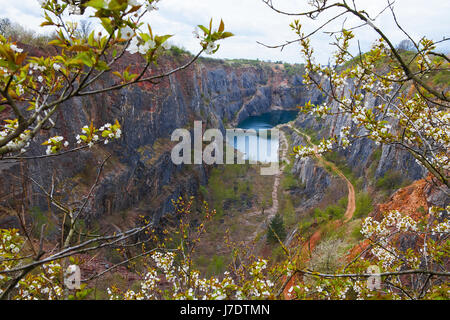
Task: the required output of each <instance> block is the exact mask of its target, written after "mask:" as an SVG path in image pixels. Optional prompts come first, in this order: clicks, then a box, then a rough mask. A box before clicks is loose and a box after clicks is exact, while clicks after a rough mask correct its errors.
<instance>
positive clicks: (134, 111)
mask: <svg viewBox="0 0 450 320" xmlns="http://www.w3.org/2000/svg"><path fill="white" fill-rule="evenodd" d="M43 54H44V53H43ZM183 59H184V61H183ZM187 59H188V58H187V57H185V58H183V57H177V58H175V57H168V58H162V61H161V62H160V64H159V65H160V66H163V67H161V70H168V69H169V68H171V67H176V66H178V65H180V64H183V63H184V62H186V61H187ZM142 63H143V61H142V59H141V58H140V57H138V56H137V55H127V56H125V58H123V59H122V60H121V64H122V67H123V68H125V67H126V66H130V71H132V72H136V71H137V70H139V67H140V66H142ZM161 70H159V71H161ZM152 72H153V71H152ZM154 72H155V73H156V72H158V71H157V70H156V71H154ZM112 77H113V76H111V75H108V76H104V77H103V78H101V79H100V81H98V82H97V83H96V84H95V86H93V87H92V88H90V89H100V88H104V87H107V86H110V85H112V84H114V83H115V82H116V79H113V78H112ZM311 95H312V94H311V93H310V92H308V91H306V88H305V87H304V86H303V85H302V83H301V80H300V78H299V75H294V76H289V75H288V74H287V73H286V72H285V71H284V70H282V69H275V68H272V67H270V66H268V65H267V64H255V65H250V64H240V65H237V64H230V63H228V62H226V61H221V60H209V59H201V60H198V61H197V62H196V63H194V64H193V65H191V66H190V67H189V68H187V69H185V70H183V71H181V72H178V73H176V74H174V75H172V76H170V77H168V78H164V79H162V80H161V82H160V83H158V84H150V83H141V84H139V85H135V86H132V87H127V88H124V89H121V90H116V91H112V92H109V93H107V94H98V95H94V96H85V97H82V98H81V97H76V98H74V99H72V100H70V101H69V102H67V103H66V104H65V105H64V106H62V108H61V109H60V111H59V113H58V115H57V121H58V125H57V127H56V128H54V129H52V130H51V131H50V132H48V133H45V134H42V135H41V136H38V137H36V139H35V141H34V142H33V144H32V146H31V148H30V151H29V152H28V153H27V155H28V156H33V155H42V154H43V153H44V152H45V150H44V148H43V146H41V143H42V142H43V141H44V140H46V139H48V137H50V136H54V135H57V134H58V135H63V136H64V137H67V139H68V141H69V142H70V145H71V146H72V147H73V146H75V145H76V140H75V136H76V135H77V134H79V133H80V129H81V127H83V126H84V125H89V124H90V122H91V121H92V122H93V123H94V125H95V126H97V127H100V126H101V125H103V124H105V123H108V122H111V123H112V122H114V121H115V119H117V120H118V121H119V122H120V123H121V124H122V131H123V136H122V138H121V139H119V140H117V141H113V142H110V143H109V144H107V145H99V146H94V147H93V148H92V149H85V150H83V151H80V152H77V153H69V154H67V155H63V156H59V157H58V158H46V159H40V160H28V161H24V162H22V163H19V162H14V161H8V162H1V163H0V177H1V180H2V181H1V183H0V196H4V197H2V198H0V201H5V200H3V198H4V199H6V198H8V197H7V195H10V194H11V193H14V195H15V196H14V199H15V200H12V199H11V198H9V201H10V202H17V201H19V199H20V201H25V202H26V204H27V205H28V207H30V208H38V209H39V210H41V211H47V210H48V199H46V197H45V195H44V194H43V193H42V191H41V190H40V187H39V186H38V184H39V185H41V186H43V187H45V188H46V189H50V187H51V184H52V181H53V183H54V186H55V194H54V195H55V196H58V197H62V199H61V200H64V201H68V202H71V203H74V204H75V203H80V202H82V201H84V197H85V196H86V195H87V194H88V192H89V189H90V186H91V185H92V184H93V183H94V181H95V177H96V176H97V168H98V166H99V164H100V163H101V162H102V160H103V159H104V158H105V157H106V156H107V154H111V155H112V156H111V158H110V160H109V161H108V163H107V164H106V166H105V168H104V170H103V172H102V174H101V176H100V179H99V182H98V184H97V187H96V189H95V192H94V193H93V196H92V197H91V198H90V199H89V201H88V205H87V207H86V209H85V210H84V212H83V216H84V219H85V221H86V222H88V223H89V222H93V221H96V220H97V221H98V220H101V219H103V218H104V217H107V216H110V215H114V214H118V213H120V212H121V213H124V212H127V211H129V210H132V211H133V212H138V213H139V214H142V215H144V216H147V217H151V218H152V219H154V220H155V221H159V220H160V219H161V217H163V216H164V215H165V214H166V213H168V212H171V211H172V209H173V207H172V203H171V200H172V199H176V198H177V197H179V196H180V195H195V194H196V193H197V190H198V187H199V185H201V184H205V183H207V179H208V169H209V168H208V166H204V165H174V164H173V163H172V161H171V158H170V151H171V148H172V146H173V145H175V144H176V143H177V142H172V141H170V137H171V134H172V132H173V131H174V130H175V129H177V128H187V129H190V130H191V131H192V128H193V122H194V120H202V121H203V124H204V127H205V128H219V129H221V130H224V129H225V127H226V126H232V125H234V124H236V123H238V122H239V121H241V120H243V119H245V118H246V117H248V116H250V115H259V114H261V113H264V112H267V111H270V110H271V109H280V108H294V107H295V106H297V105H299V104H302V103H304V102H305V101H307V100H309V99H311ZM7 116H8V115H7V114H4V113H3V114H1V115H0V119H2V118H6V117H7ZM18 172H21V173H22V174H23V176H18V175H17V173H18ZM27 177H30V178H32V179H33V180H34V181H35V182H36V183H34V182H32V180H31V179H28V178H27ZM24 186H25V188H24ZM52 209H53V210H54V209H55V208H52ZM2 221H3V222H5V220H2V217H1V216H0V224H1V223H2Z"/></svg>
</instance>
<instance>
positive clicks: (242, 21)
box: [0, 0, 450, 64]
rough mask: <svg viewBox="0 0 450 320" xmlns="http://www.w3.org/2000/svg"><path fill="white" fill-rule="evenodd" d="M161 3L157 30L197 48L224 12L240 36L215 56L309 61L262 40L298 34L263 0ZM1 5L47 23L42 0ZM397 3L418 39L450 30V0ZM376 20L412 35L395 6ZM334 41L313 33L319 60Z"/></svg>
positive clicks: (154, 19) (393, 33) (301, 0)
mask: <svg viewBox="0 0 450 320" xmlns="http://www.w3.org/2000/svg"><path fill="white" fill-rule="evenodd" d="M307 2H308V1H307V0H273V4H274V5H275V6H276V7H277V8H280V9H283V10H286V11H290V12H299V11H302V10H305V9H308V8H309V6H308V5H307ZM330 2H332V1H330ZM349 2H350V3H351V1H349ZM355 3H356V6H357V8H358V9H360V10H362V9H364V10H365V11H366V12H368V13H369V14H371V15H372V16H376V15H377V14H378V13H379V12H380V11H381V10H382V9H383V8H384V7H385V6H386V4H387V2H386V1H384V0H377V1H375V0H355ZM157 7H158V10H157V11H153V12H152V13H151V14H149V15H147V18H146V20H145V21H146V22H149V23H150V24H151V26H152V29H153V31H154V32H155V33H157V34H174V36H173V38H172V40H171V42H172V43H173V44H175V45H177V46H180V47H183V48H185V49H187V50H189V51H191V52H193V53H196V52H197V51H198V50H199V49H200V45H199V43H198V40H197V39H195V38H194V36H193V34H192V31H193V30H194V28H195V26H196V25H197V24H203V25H207V24H208V23H209V19H210V18H213V21H214V22H215V25H216V26H218V23H219V21H220V19H221V18H222V19H223V20H224V22H225V27H226V30H227V31H230V32H233V33H234V34H235V36H234V37H232V38H229V39H226V40H224V41H222V42H221V47H220V50H219V51H218V52H217V53H216V54H215V55H214V56H213V57H217V58H229V59H236V58H246V59H259V60H265V61H268V60H270V61H283V62H289V63H301V62H303V61H302V56H301V54H300V51H299V49H300V47H299V45H298V44H297V43H294V44H292V45H290V46H288V47H286V48H285V49H284V50H283V51H280V50H279V49H269V48H265V47H264V46H262V45H260V44H258V43H257V41H259V42H263V43H265V44H267V45H276V44H281V43H284V42H285V41H286V40H293V39H295V34H294V33H293V31H292V30H291V29H290V27H289V24H290V23H291V22H292V21H293V20H294V18H293V17H290V16H286V15H282V14H279V13H276V12H274V11H273V10H271V9H270V8H269V7H267V5H265V4H264V3H263V2H262V0H188V1H186V0H161V1H160V2H159V3H158V5H157ZM0 8H1V11H0V17H2V18H5V17H7V18H9V19H11V20H12V21H15V22H17V23H20V24H21V25H23V26H24V27H26V28H28V29H32V30H35V31H39V30H42V29H43V28H40V27H39V24H40V23H41V22H42V21H43V19H42V10H40V7H39V4H38V2H37V0H0ZM394 8H395V13H396V15H397V19H398V21H399V23H400V24H401V25H402V27H403V28H404V29H405V30H407V31H408V33H409V34H410V35H411V36H412V37H413V38H414V39H415V40H418V39H420V38H421V37H422V36H426V37H427V38H430V39H433V40H440V39H442V38H443V37H444V36H445V37H448V36H450V19H449V14H450V1H442V0H396V1H395V4H394ZM327 17H328V18H329V17H331V15H327V16H323V17H322V18H319V19H318V20H317V21H311V20H309V19H307V18H300V21H301V22H302V24H303V25H304V30H305V33H307V32H308V31H312V30H314V29H315V27H317V26H319V25H321V24H322V23H323V22H325V21H326V20H324V19H326V18H327ZM70 19H72V20H77V19H79V17H78V16H73V15H72V16H70ZM343 22H344V19H343V18H342V19H340V20H336V22H334V23H332V24H330V25H328V26H327V28H326V29H325V30H328V31H336V30H339V29H340V28H341V26H342V24H343ZM359 23H360V21H359V20H358V19H357V18H355V17H352V16H350V15H349V16H348V17H347V19H346V20H345V26H346V27H347V28H349V27H351V26H356V25H358V24H359ZM375 25H377V26H378V27H379V28H380V29H381V30H383V31H384V32H385V34H386V35H387V36H388V37H389V38H391V39H392V42H393V43H395V44H397V43H398V42H400V41H401V40H403V39H404V38H406V36H405V35H404V34H403V33H402V32H401V31H400V30H399V29H398V28H396V26H395V23H394V21H393V19H392V15H391V13H390V11H389V10H386V11H385V12H384V13H383V14H381V15H380V16H379V17H378V18H377V20H376V21H375ZM47 30H48V29H47ZM39 32H42V31H39ZM44 32H45V31H44ZM355 34H356V37H355V38H356V39H359V40H360V42H359V45H360V47H361V49H362V51H366V50H368V49H369V48H370V45H371V43H372V42H373V41H374V40H375V39H376V38H377V35H376V33H375V32H374V31H373V30H371V29H370V28H369V27H364V28H360V29H358V30H356V31H355ZM333 41H334V39H333V38H332V37H330V36H329V35H328V34H325V33H323V32H319V33H316V34H315V35H314V36H313V37H312V45H313V47H314V48H315V54H316V60H317V61H319V62H320V63H323V64H326V63H327V62H328V59H329V56H330V54H331V53H332V52H333V47H332V46H331V45H330V43H331V42H333ZM357 48H358V45H357V42H356V41H355V42H354V44H353V45H352V47H351V50H352V51H353V52H354V53H357V51H358V49H357ZM438 49H439V50H440V51H443V52H446V53H447V52H450V41H447V42H445V43H443V44H441V45H439V47H438Z"/></svg>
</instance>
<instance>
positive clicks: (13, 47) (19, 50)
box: [10, 44, 23, 53]
mask: <svg viewBox="0 0 450 320" xmlns="http://www.w3.org/2000/svg"><path fill="white" fill-rule="evenodd" d="M10 48H11V50H12V51H15V52H18V53H21V52H22V51H23V49H20V48H19V47H17V46H16V45H15V44H12V45H11V46H10Z"/></svg>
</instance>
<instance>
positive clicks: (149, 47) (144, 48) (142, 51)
mask: <svg viewBox="0 0 450 320" xmlns="http://www.w3.org/2000/svg"><path fill="white" fill-rule="evenodd" d="M155 47H156V42H155V41H153V40H151V39H150V40H148V41H147V42H145V43H144V44H143V45H142V46H140V47H139V53H140V54H146V53H147V52H148V51H150V50H152V49H154V48H155Z"/></svg>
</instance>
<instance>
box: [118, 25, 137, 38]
mask: <svg viewBox="0 0 450 320" xmlns="http://www.w3.org/2000/svg"><path fill="white" fill-rule="evenodd" d="M120 34H121V36H122V38H123V39H125V40H129V39H131V37H133V35H134V30H133V29H131V28H130V27H129V26H126V27H124V28H122V29H120Z"/></svg>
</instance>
